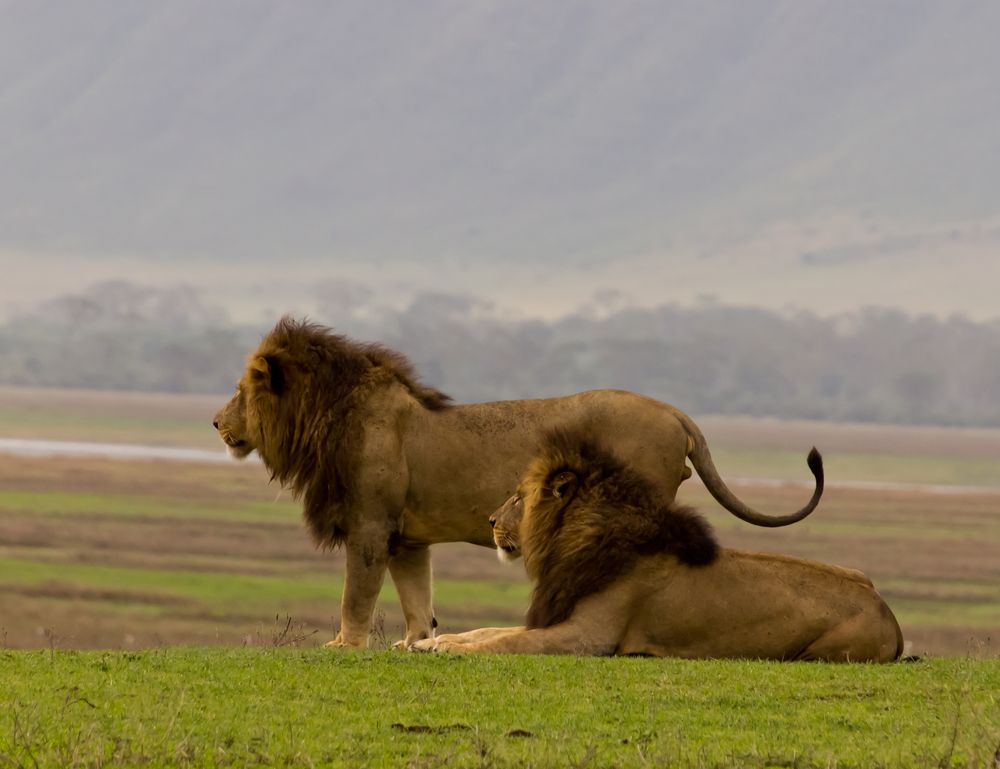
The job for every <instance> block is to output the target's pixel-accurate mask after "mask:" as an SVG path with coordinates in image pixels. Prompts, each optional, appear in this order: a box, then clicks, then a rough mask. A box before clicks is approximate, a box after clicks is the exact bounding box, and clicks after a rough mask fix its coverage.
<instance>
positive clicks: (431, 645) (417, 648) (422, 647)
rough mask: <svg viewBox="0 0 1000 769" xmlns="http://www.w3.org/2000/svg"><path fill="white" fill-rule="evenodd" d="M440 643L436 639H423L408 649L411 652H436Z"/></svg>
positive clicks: (410, 645)
mask: <svg viewBox="0 0 1000 769" xmlns="http://www.w3.org/2000/svg"><path fill="white" fill-rule="evenodd" d="M437 645H438V641H437V639H436V638H421V639H420V640H419V641H414V642H413V643H411V644H409V645H408V646H407V647H406V648H407V650H408V651H411V652H436V651H437V650H438V648H437Z"/></svg>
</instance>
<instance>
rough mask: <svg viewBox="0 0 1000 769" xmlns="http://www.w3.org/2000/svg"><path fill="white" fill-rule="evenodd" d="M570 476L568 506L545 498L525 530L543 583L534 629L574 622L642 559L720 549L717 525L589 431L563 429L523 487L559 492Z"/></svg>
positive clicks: (530, 563)
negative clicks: (560, 480)
mask: <svg viewBox="0 0 1000 769" xmlns="http://www.w3.org/2000/svg"><path fill="white" fill-rule="evenodd" d="M564 472H570V473H572V474H573V475H574V476H576V479H577V484H578V485H577V487H576V490H575V493H574V494H573V496H572V498H571V499H570V501H569V502H568V503H566V504H565V505H561V504H560V502H561V500H556V499H555V498H554V497H552V496H551V494H549V495H548V496H547V497H546V495H545V494H544V493H543V494H542V495H541V496H540V497H539V498H538V499H539V501H538V502H537V504H536V505H535V507H534V509H533V510H532V511H531V515H530V517H531V520H530V521H528V519H527V518H526V519H525V522H527V523H528V525H527V526H525V525H522V542H521V547H522V550H523V553H524V560H525V566H526V567H527V569H528V573H529V574H530V575H531V577H532V579H533V580H534V582H535V587H534V591H533V593H532V598H531V606H530V607H529V609H528V616H527V622H526V624H527V626H528V627H529V628H540V627H549V626H550V625H555V624H557V623H559V622H563V621H564V620H566V619H567V618H568V617H569V616H570V614H572V612H573V609H574V607H575V606H576V604H577V603H578V602H579V601H580V600H581V599H583V598H585V597H586V596H588V595H592V594H593V593H596V592H598V591H600V590H602V589H604V588H605V587H607V586H608V585H610V584H611V583H612V582H614V580H615V579H617V578H618V577H620V576H621V575H622V574H625V573H626V572H628V571H629V570H630V569H631V568H632V567H633V566H634V565H635V562H636V561H637V560H638V559H639V557H640V556H645V555H655V554H658V553H670V554H672V555H674V556H676V557H677V558H678V559H679V560H680V561H681V562H683V563H685V564H688V565H690V566H704V565H708V564H710V563H712V562H713V561H714V560H715V559H716V557H717V556H718V552H719V545H718V543H717V542H716V540H715V536H714V534H713V533H712V529H711V527H710V526H709V525H708V523H707V522H706V521H705V520H704V518H702V517H701V516H700V515H699V514H698V513H696V512H695V511H694V510H692V509H691V508H688V507H683V506H681V505H677V504H670V503H666V502H664V501H663V497H664V494H663V492H662V491H661V490H660V488H659V486H658V485H657V484H656V482H655V481H653V480H651V479H648V478H646V477H645V476H643V475H641V474H639V473H637V472H636V471H634V470H632V469H631V468H630V467H628V466H627V465H625V464H624V463H623V462H622V461H621V460H619V459H618V458H617V457H616V456H615V455H614V454H612V453H611V452H610V451H608V450H607V449H605V448H604V447H603V446H601V445H600V443H599V442H597V441H595V440H594V439H592V438H591V437H589V435H588V434H587V431H586V430H585V429H583V428H577V429H573V430H556V431H553V432H551V433H550V434H549V435H548V436H547V439H546V440H545V442H544V446H543V449H542V452H541V455H540V456H539V458H538V459H536V460H535V461H534V462H533V463H532V466H531V468H530V469H529V471H528V474H527V475H526V478H525V481H524V483H523V484H522V486H523V487H525V488H526V490H527V491H528V492H529V493H530V491H531V489H532V487H533V485H535V486H534V488H539V486H538V485H537V484H540V485H541V486H540V487H541V488H542V489H548V488H551V485H550V484H551V481H552V479H553V478H554V477H556V476H558V475H560V474H561V473H564Z"/></svg>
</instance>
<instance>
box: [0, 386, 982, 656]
mask: <svg viewBox="0 0 1000 769" xmlns="http://www.w3.org/2000/svg"><path fill="white" fill-rule="evenodd" d="M224 400H225V397H224V396H223V397H221V398H219V397H210V396H190V397H185V396H182V397H177V396H163V395H145V394H139V395H137V394H124V395H123V394H118V393H88V392H73V391H71V392H67V391H39V390H18V389H13V388H0V437H39V438H48V439H59V438H65V439H81V438H82V439H87V440H112V439H123V440H131V441H135V442H144V443H154V444H156V443H159V444H162V445H200V446H209V445H212V446H214V445H217V443H210V442H209V440H208V439H211V440H212V441H214V440H216V439H215V438H214V436H212V435H210V434H209V433H206V431H205V430H206V428H205V425H206V424H207V425H208V428H210V416H211V413H212V412H213V411H214V408H216V407H217V405H220V404H221V402H223V401H224ZM206 420H207V422H206ZM699 422H700V424H701V425H702V428H703V430H704V432H705V433H706V435H707V436H708V438H709V441H710V442H711V444H712V446H713V448H716V447H717V448H719V449H720V451H725V450H741V449H748V448H753V449H754V450H755V451H758V452H760V456H761V457H766V456H767V453H768V452H788V451H795V452H799V451H803V452H804V450H805V449H806V448H808V446H809V445H812V444H814V443H816V444H818V445H821V446H823V447H824V448H825V449H829V450H832V451H836V452H856V453H857V454H859V455H860V454H867V455H871V454H879V453H884V454H886V455H891V456H892V457H895V458H899V457H902V458H903V459H905V458H906V457H913V458H914V461H922V462H926V461H933V460H934V458H935V457H939V456H947V457H951V458H952V459H954V458H960V459H961V458H968V459H969V460H971V461H975V462H980V463H982V462H984V461H985V462H987V463H990V462H992V461H993V460H996V462H997V473H996V476H997V478H1000V431H997V430H944V429H939V428H885V427H874V426H866V425H825V424H820V423H798V422H777V421H774V420H766V419H740V418H735V419H734V418H725V419H723V418H704V419H701V420H699ZM193 435H197V436H198V438H197V440H198V442H197V443H192V442H191V441H189V440H188V438H189V437H190V436H193ZM762 466H766V463H762ZM720 470H721V471H722V473H723V475H724V477H725V476H726V468H725V467H724V466H720ZM831 480H836V481H850V480H851V479H844V478H838V479H831ZM884 480H885V481H886V482H892V481H893V480H895V479H893V478H892V477H887V478H885V479H884ZM733 488H734V491H735V492H736V493H737V494H738V495H739V496H741V497H742V498H743V499H744V500H745V501H747V502H748V503H749V504H751V505H753V506H755V507H757V508H758V509H761V510H762V511H765V512H773V513H782V512H788V511H791V510H794V509H796V508H798V507H799V506H800V505H801V504H802V503H803V502H804V501H805V497H806V496H808V492H807V491H806V490H805V489H804V488H803V487H802V486H801V485H799V484H788V485H782V484H780V483H779V484H775V483H771V482H769V481H768V480H766V479H760V480H758V481H754V480H753V479H749V480H747V479H743V480H741V481H739V482H738V483H735V482H734V485H733ZM679 498H680V499H681V501H683V502H686V503H689V504H693V505H695V506H696V507H698V508H699V509H700V510H702V511H703V512H705V514H706V515H707V516H708V517H709V519H710V521H711V522H712V523H713V525H714V526H715V527H716V530H717V532H718V534H719V538H720V540H721V541H722V543H723V544H724V545H726V546H729V547H738V548H745V549H751V550H763V551H771V552H783V553H789V554H793V555H800V556H803V557H808V558H813V559H816V560H820V561H825V562H830V563H836V564H840V565H843V566H851V567H854V568H859V569H861V570H863V571H864V572H866V573H867V574H868V575H869V576H870V577H871V578H872V580H873V581H874V582H875V584H876V586H877V587H878V588H879V590H880V592H881V593H882V594H883V595H884V596H885V597H886V599H887V601H888V602H889V604H890V606H892V608H893V609H894V611H895V612H896V614H897V616H898V617H899V619H900V623H901V625H902V626H903V630H904V634H905V636H906V637H907V639H908V640H909V641H911V642H912V646H913V649H914V651H916V652H919V653H932V654H963V653H966V652H968V651H970V650H972V651H976V652H977V653H984V654H991V655H996V654H998V653H1000V652H998V648H1000V642H998V640H997V639H998V638H1000V488H998V489H989V488H981V489H973V490H970V489H964V490H962V489H954V490H953V491H951V492H949V493H944V492H943V491H942V492H937V493H935V492H931V491H928V490H926V489H923V490H920V489H913V488H907V487H903V488H899V489H885V488H882V489H880V488H876V487H856V488H851V487H850V486H849V485H848V486H846V487H845V486H839V485H835V484H831V486H830V487H828V489H827V492H826V495H825V496H824V499H823V501H822V503H821V505H820V507H819V509H818V510H817V511H816V513H814V515H813V516H812V517H811V518H809V519H808V520H806V521H804V522H802V523H799V524H796V525H794V526H791V527H788V528H785V529H778V530H772V529H759V528H755V527H752V526H749V525H747V524H744V523H742V522H739V521H737V520H736V519H734V518H733V517H732V516H730V515H728V514H727V513H725V512H724V511H722V510H721V509H720V508H719V507H718V505H716V504H715V502H714V501H713V500H712V499H711V498H710V497H709V496H708V494H707V492H706V491H705V489H704V488H703V487H702V486H700V485H699V484H698V483H697V481H696V480H692V481H689V482H687V483H685V484H684V486H683V487H682V489H681V492H680V494H679ZM433 560H434V571H435V578H436V583H437V584H438V586H439V590H438V593H437V600H436V602H435V608H436V612H437V615H438V618H439V620H440V621H441V624H442V629H444V630H462V629H468V628H471V627H477V626H481V625H483V624H495V623H510V624H516V623H517V622H518V621H520V619H521V618H522V617H523V612H524V610H525V608H526V606H527V596H528V591H529V586H528V585H527V581H526V578H525V577H524V575H523V569H522V568H521V567H520V565H514V566H505V565H502V564H500V563H499V562H498V561H497V559H496V557H495V555H494V553H493V551H491V550H487V549H484V548H478V547H475V546H472V545H466V544H449V545H440V546H436V547H435V548H434V554H433ZM341 574H342V556H341V555H340V554H338V553H329V552H322V551H317V550H316V549H315V548H314V546H313V545H312V543H311V542H310V540H309V538H308V535H307V533H306V531H305V528H304V526H303V525H302V523H301V520H300V513H299V507H298V504H297V503H296V502H295V501H294V500H292V499H291V498H290V496H289V494H288V493H287V492H284V491H281V490H280V489H277V488H275V487H274V486H273V485H271V484H269V482H268V478H267V473H266V472H265V470H264V469H263V467H261V466H260V465H259V464H256V463H245V464H237V463H232V464H195V463H183V462H172V461H150V460H109V459H97V458H79V457H19V456H13V455H0V645H6V646H10V647H19V648H44V647H48V646H59V647H60V648H136V647H149V646H158V645H163V644H200V643H212V644H246V643H254V644H273V643H287V642H290V641H294V642H297V643H302V644H317V643H320V642H322V641H326V640H329V639H330V638H331V637H332V636H333V633H334V632H335V627H336V623H337V615H338V612H339V592H340V579H341ZM289 617H290V618H291V621H290V624H289ZM401 626H402V621H401V617H400V613H399V609H398V604H397V603H396V600H395V598H394V597H393V596H392V595H391V594H390V592H389V591H388V590H387V591H386V592H385V593H384V600H383V602H382V603H381V604H380V609H379V622H378V631H379V632H378V634H377V635H378V638H376V641H377V642H384V641H391V640H393V639H394V638H396V637H398V636H399V635H400V633H401Z"/></svg>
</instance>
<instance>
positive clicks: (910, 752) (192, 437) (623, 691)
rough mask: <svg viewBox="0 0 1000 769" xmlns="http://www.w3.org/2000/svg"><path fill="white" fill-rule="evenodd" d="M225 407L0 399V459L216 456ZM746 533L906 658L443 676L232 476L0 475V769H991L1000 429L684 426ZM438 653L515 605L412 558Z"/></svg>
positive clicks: (141, 468) (999, 604)
mask: <svg viewBox="0 0 1000 769" xmlns="http://www.w3.org/2000/svg"><path fill="white" fill-rule="evenodd" d="M224 400H225V396H222V397H219V398H213V397H204V396H164V395H139V394H120V393H116V394H112V393H91V392H71V391H43V390H24V389H0V438H28V439H49V440H73V441H81V440H82V441H97V442H114V443H124V444H144V445H160V446H174V447H178V446H184V447H193V448H200V449H210V450H211V449H217V450H218V451H219V452H220V460H224V457H222V456H221V447H220V445H219V443H218V438H217V437H216V435H215V433H214V430H213V429H212V427H211V417H212V414H213V413H214V411H215V410H216V408H217V407H218V406H219V405H221V402H222V401H224ZM699 423H700V424H701V426H702V429H703V430H704V432H705V433H706V436H707V437H708V440H709V443H710V445H711V447H712V449H713V455H714V457H715V459H716V464H717V465H718V466H719V469H720V471H721V472H722V474H723V477H724V478H726V479H727V481H729V483H730V485H731V486H732V487H733V489H734V490H735V491H736V492H737V493H738V494H739V495H740V496H741V497H742V498H743V499H745V500H746V501H747V502H749V503H750V504H752V505H753V506H755V507H757V508H758V509H761V510H763V511H766V512H775V513H779V512H787V511H791V510H793V509H796V508H797V507H799V506H800V505H801V504H802V503H803V502H804V500H805V498H806V497H808V494H809V491H808V489H809V486H810V484H809V480H810V479H809V476H808V471H807V470H806V467H805V461H804V460H805V453H806V451H807V450H808V448H809V447H810V446H811V445H813V444H815V445H817V446H818V447H819V448H820V450H821V451H823V453H824V456H825V460H826V470H827V479H828V489H827V492H826V494H825V496H824V499H823V501H822V503H821V504H820V507H819V508H818V510H817V511H816V512H815V513H814V514H813V516H811V517H810V518H809V519H807V520H806V521H804V522H802V523H799V524H796V525H794V526H791V527H788V528H785V529H780V530H764V529H758V528H754V527H751V526H748V525H746V524H743V523H741V522H739V521H737V520H736V519H734V518H732V517H731V516H729V515H728V514H727V513H725V512H724V511H722V510H721V509H720V508H718V506H717V505H716V504H715V503H714V501H713V500H712V499H711V498H710V497H709V496H708V494H707V492H706V491H705V490H704V488H703V487H701V486H700V485H699V484H698V482H697V480H692V481H688V482H686V483H685V484H684V486H682V488H681V491H680V494H679V499H680V500H681V501H683V502H685V503H687V504H692V505H694V506H696V507H698V508H699V509H701V510H702V511H703V512H704V513H705V514H706V516H707V517H708V518H709V520H710V521H711V522H712V523H713V525H714V526H715V528H716V531H717V533H718V535H719V538H720V540H721V541H722V543H723V544H724V545H726V546H729V547H741V548H748V549H754V550H764V551H772V552H783V553H789V554H793V555H800V556H804V557H808V558H814V559H817V560H821V561H826V562H830V563H836V564H840V565H844V566H851V567H855V568H859V569H862V570H863V571H865V572H866V573H867V574H868V575H869V576H870V577H871V578H872V580H873V581H874V582H875V584H876V586H877V587H878V589H879V591H880V592H881V593H882V594H883V596H884V597H885V598H886V600H887V602H888V603H889V605H890V606H891V607H892V608H893V610H894V611H895V613H896V615H897V617H898V619H899V621H900V624H901V625H902V628H903V633H904V636H905V637H906V639H907V640H908V642H909V645H908V652H909V653H911V654H915V655H920V656H921V657H922V659H921V661H919V662H911V663H899V664H894V665H887V666H881V667H876V666H867V665H846V666H834V665H824V664H814V663H811V664H775V663H762V662H748V661H736V662H734V661H706V662H686V661H679V660H652V659H632V658H620V659H575V658H572V659H571V658H566V659H563V658H545V657H539V658H521V657H493V658H449V657H446V656H433V655H427V656H425V655H414V654H406V653H403V652H399V651H393V650H391V649H390V648H389V647H390V646H391V644H392V642H393V641H394V640H396V639H397V638H399V637H401V633H402V619H401V617H400V614H399V610H398V603H397V601H396V596H395V594H394V592H393V590H392V586H391V584H390V583H388V582H387V583H386V586H385V588H384V589H383V593H382V598H381V602H380V605H379V609H378V613H377V617H376V620H377V621H376V623H375V633H374V635H373V638H372V643H371V650H370V651H368V652H364V653H343V652H331V651H328V650H325V649H322V648H317V647H320V646H321V644H322V643H323V642H325V641H327V640H329V639H330V638H332V637H333V634H334V632H335V627H336V622H337V613H338V601H339V594H340V587H341V574H342V560H341V559H342V556H341V555H340V554H339V553H329V552H322V551H317V550H315V548H314V547H313V546H312V544H311V543H310V541H309V539H308V536H307V534H306V532H305V530H304V528H303V526H302V524H301V521H300V511H299V506H298V504H297V503H296V502H295V501H294V500H293V499H291V498H290V497H289V495H288V493H287V492H284V491H282V490H281V489H278V488H276V487H275V486H274V485H272V484H269V482H268V476H267V473H266V472H265V471H264V469H263V468H262V467H261V466H260V465H259V464H257V463H254V462H248V463H243V464H236V463H230V462H227V461H219V462H198V463H195V462H183V461H165V460H138V459H133V460H124V459H108V458H101V457H84V456H49V455H39V456H24V455H18V454H13V453H8V454H0V647H2V648H0V766H18V767H19V766H24V767H41V766H95V767H96V766H111V765H114V766H125V765H128V766H160V765H164V766H167V765H171V766H172V765H181V766H184V765H189V766H246V765H294V766H325V765H339V766H649V765H653V766H761V767H764V766H803V767H806V766H809V767H811V766H859V767H863V766H976V767H980V766H981V767H992V768H993V769H997V767H1000V659H998V648H1000V647H998V644H1000V640H998V636H1000V431H998V430H952V429H940V428H902V427H899V428H890V427H875V426H862V425H835V424H822V423H806V422H795V423H789V422H780V421H772V420H762V419H734V418H722V417H714V418H701V419H699ZM434 569H435V607H436V613H437V617H438V620H439V622H440V623H441V628H440V629H441V630H442V631H444V632H450V631H457V630H463V629H469V628H472V627H480V626H483V625H493V624H517V623H519V621H520V619H521V617H522V616H523V612H524V610H525V608H526V606H527V603H528V595H529V586H528V583H527V580H526V579H525V577H524V575H523V571H522V569H521V567H520V565H514V566H512V567H509V566H503V565H501V564H500V563H498V562H497V560H496V558H495V556H494V554H493V552H492V551H489V550H485V549H481V548H477V547H475V546H472V545H464V544H455V545H442V546H438V547H436V548H435V549H434Z"/></svg>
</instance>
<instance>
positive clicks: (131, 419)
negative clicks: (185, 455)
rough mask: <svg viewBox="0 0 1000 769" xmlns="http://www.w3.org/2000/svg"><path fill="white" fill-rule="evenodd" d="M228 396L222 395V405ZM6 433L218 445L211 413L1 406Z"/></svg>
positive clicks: (164, 444) (129, 441) (220, 403)
mask: <svg viewBox="0 0 1000 769" xmlns="http://www.w3.org/2000/svg"><path fill="white" fill-rule="evenodd" d="M223 403H225V398H224V397H223V398H220V399H219V405H220V406H221V405H222V404H223ZM0 424H2V425H3V437H7V438H33V439H47V440H60V441H97V442H100V443H140V444H153V445H159V446H192V447H199V448H215V447H218V446H219V445H220V444H219V437H218V434H217V433H216V432H215V430H214V429H213V428H212V425H211V419H210V418H209V414H208V413H206V415H205V416H204V417H202V418H200V419H192V418H188V419H179V418H175V417H142V416H137V415H134V414H128V413H126V414H114V413H108V411H107V410H106V409H105V408H95V409H91V410H87V408H86V407H76V408H72V409H67V408H62V409H54V410H52V411H38V410H32V409H25V408H23V407H21V406H14V407H5V406H0Z"/></svg>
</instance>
